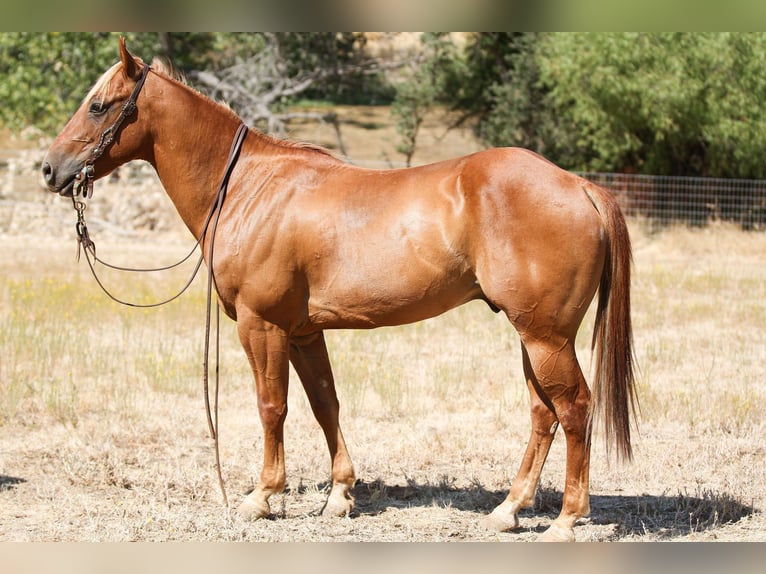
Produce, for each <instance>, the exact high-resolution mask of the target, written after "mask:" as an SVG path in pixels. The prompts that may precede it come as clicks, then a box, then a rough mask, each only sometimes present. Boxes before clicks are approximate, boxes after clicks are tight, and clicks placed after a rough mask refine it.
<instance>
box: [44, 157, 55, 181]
mask: <svg viewBox="0 0 766 574" xmlns="http://www.w3.org/2000/svg"><path fill="white" fill-rule="evenodd" d="M42 170H43V179H45V183H53V167H52V166H51V164H49V163H48V162H47V161H45V162H43V167H42Z"/></svg>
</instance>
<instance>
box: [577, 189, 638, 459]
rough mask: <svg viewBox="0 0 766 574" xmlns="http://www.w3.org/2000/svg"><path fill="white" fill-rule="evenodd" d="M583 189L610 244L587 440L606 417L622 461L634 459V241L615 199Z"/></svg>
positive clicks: (601, 289)
mask: <svg viewBox="0 0 766 574" xmlns="http://www.w3.org/2000/svg"><path fill="white" fill-rule="evenodd" d="M584 190H585V193H586V194H587V195H588V197H589V198H590V200H591V201H592V202H593V205H594V206H595V207H596V209H597V210H598V212H599V214H600V215H601V219H602V220H603V222H604V228H605V231H606V240H607V244H608V245H607V250H606V260H605V262H604V270H603V271H602V274H601V283H600V284H599V289H598V292H599V296H598V307H597V310H596V323H595V326H594V329H593V342H592V348H593V361H594V363H595V372H594V375H593V384H592V389H591V403H590V409H589V413H588V437H589V439H590V431H591V428H592V422H593V421H594V420H597V419H599V418H600V417H603V421H604V433H605V438H606V445H607V452H609V451H610V449H611V448H612V447H616V450H617V455H618V458H621V459H623V460H631V459H632V458H633V450H632V448H631V444H630V417H631V415H632V414H635V411H636V409H637V406H638V400H637V397H636V389H635V377H634V358H633V329H632V326H631V319H630V268H631V264H632V255H631V247H630V237H629V236H628V228H627V225H626V224H625V218H624V217H623V215H622V212H621V211H620V208H619V206H618V205H617V201H616V200H615V199H614V197H613V196H612V194H611V193H609V192H608V191H607V190H605V189H603V188H601V187H598V186H596V185H593V184H590V183H588V184H586V186H585V188H584Z"/></svg>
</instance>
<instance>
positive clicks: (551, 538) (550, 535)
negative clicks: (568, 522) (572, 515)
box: [537, 524, 575, 542]
mask: <svg viewBox="0 0 766 574" xmlns="http://www.w3.org/2000/svg"><path fill="white" fill-rule="evenodd" d="M574 541H575V535H574V530H573V529H572V528H567V527H565V526H559V525H558V524H552V525H551V526H550V528H548V530H546V531H545V532H543V533H542V534H541V535H540V536H538V537H537V542H574Z"/></svg>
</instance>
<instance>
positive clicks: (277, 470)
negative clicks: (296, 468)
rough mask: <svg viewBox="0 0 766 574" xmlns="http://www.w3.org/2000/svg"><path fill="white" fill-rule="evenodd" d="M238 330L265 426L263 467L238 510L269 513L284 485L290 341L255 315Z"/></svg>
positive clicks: (245, 514)
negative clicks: (253, 380)
mask: <svg viewBox="0 0 766 574" xmlns="http://www.w3.org/2000/svg"><path fill="white" fill-rule="evenodd" d="M237 330H238V332H239V338H240V341H241V343H242V346H243V347H244V349H245V353H246V354H247V358H248V360H249V361H250V366H251V367H252V369H253V374H254V376H255V389H256V394H257V396H258V413H259V415H260V418H261V424H262V426H263V469H262V470H261V478H260V480H259V482H258V484H257V486H256V487H255V489H254V490H253V491H252V492H251V493H250V494H249V495H248V496H247V497H246V498H245V500H244V501H243V502H242V504H240V505H239V508H238V509H237V510H238V512H239V514H240V515H241V516H243V517H244V518H248V519H253V520H255V519H257V518H263V517H266V516H268V515H269V513H270V508H269V497H270V496H271V495H272V494H275V493H280V492H282V491H283V490H284V488H285V449H284V423H285V418H286V416H287V386H288V377H289V362H288V358H289V344H288V336H287V334H286V333H285V332H284V331H283V330H282V329H280V328H278V327H277V326H275V325H272V324H270V323H267V322H265V321H263V320H261V319H260V318H258V317H256V316H251V317H248V318H244V317H242V313H240V317H239V320H238V322H237Z"/></svg>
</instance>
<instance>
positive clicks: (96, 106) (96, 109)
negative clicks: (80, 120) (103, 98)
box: [88, 101, 109, 116]
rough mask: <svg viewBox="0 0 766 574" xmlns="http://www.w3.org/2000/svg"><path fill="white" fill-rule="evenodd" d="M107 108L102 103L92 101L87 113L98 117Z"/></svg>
mask: <svg viewBox="0 0 766 574" xmlns="http://www.w3.org/2000/svg"><path fill="white" fill-rule="evenodd" d="M108 108H109V106H107V105H105V104H104V102H99V101H93V102H91V104H90V107H89V108H88V111H89V112H90V113H91V114H93V115H94V116H100V115H101V114H103V113H104V112H105V111H106V110H107V109H108Z"/></svg>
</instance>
